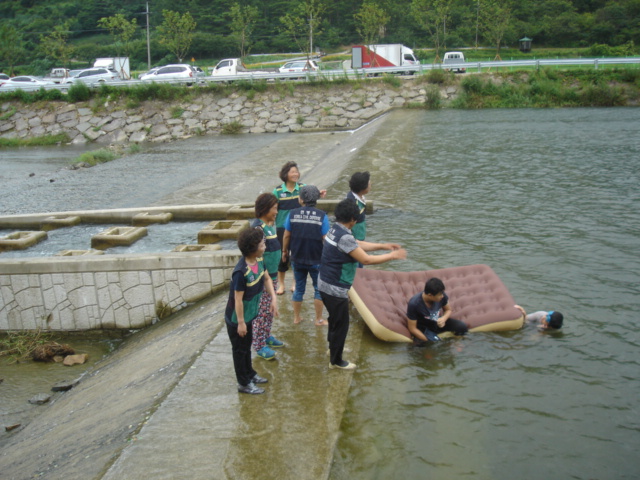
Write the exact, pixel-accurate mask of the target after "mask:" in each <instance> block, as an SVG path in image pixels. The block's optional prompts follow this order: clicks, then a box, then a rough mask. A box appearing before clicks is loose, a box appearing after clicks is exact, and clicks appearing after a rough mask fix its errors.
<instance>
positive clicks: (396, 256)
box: [391, 248, 407, 260]
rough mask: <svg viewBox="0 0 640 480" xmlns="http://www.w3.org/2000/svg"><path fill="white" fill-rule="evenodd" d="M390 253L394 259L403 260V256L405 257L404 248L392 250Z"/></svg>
mask: <svg viewBox="0 0 640 480" xmlns="http://www.w3.org/2000/svg"><path fill="white" fill-rule="evenodd" d="M391 254H392V255H393V258H394V259H395V260H404V259H405V258H407V251H406V250H405V249H404V248H399V249H397V250H393V251H392V252H391Z"/></svg>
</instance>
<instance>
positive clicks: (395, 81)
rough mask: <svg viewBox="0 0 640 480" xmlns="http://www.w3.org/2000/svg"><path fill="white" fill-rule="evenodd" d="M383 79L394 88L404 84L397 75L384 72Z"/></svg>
mask: <svg viewBox="0 0 640 480" xmlns="http://www.w3.org/2000/svg"><path fill="white" fill-rule="evenodd" d="M382 81H383V82H384V83H386V84H387V85H389V86H392V87H394V88H400V87H401V86H402V80H401V79H400V78H398V76H397V75H388V74H384V75H383V76H382Z"/></svg>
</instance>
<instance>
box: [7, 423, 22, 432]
mask: <svg viewBox="0 0 640 480" xmlns="http://www.w3.org/2000/svg"><path fill="white" fill-rule="evenodd" d="M20 426H22V424H21V423H16V424H14V425H7V426H6V427H4V430H5V432H10V431H11V430H15V429H16V428H18V427H20Z"/></svg>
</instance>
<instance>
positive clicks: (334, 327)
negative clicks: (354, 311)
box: [320, 292, 349, 365]
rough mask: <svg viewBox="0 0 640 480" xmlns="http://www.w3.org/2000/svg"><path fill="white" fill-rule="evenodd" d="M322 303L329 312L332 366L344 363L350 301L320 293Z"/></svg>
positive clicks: (328, 335)
mask: <svg viewBox="0 0 640 480" xmlns="http://www.w3.org/2000/svg"><path fill="white" fill-rule="evenodd" d="M320 296H321V297H322V303H323V304H324V306H325V308H326V309H327V312H329V317H328V319H327V320H328V321H329V330H328V331H327V340H328V341H329V353H330V355H331V357H330V361H331V364H332V365H339V364H341V363H342V351H343V350H344V342H345V340H346V339H347V333H349V299H348V298H340V297H334V296H333V295H329V294H327V293H324V292H320Z"/></svg>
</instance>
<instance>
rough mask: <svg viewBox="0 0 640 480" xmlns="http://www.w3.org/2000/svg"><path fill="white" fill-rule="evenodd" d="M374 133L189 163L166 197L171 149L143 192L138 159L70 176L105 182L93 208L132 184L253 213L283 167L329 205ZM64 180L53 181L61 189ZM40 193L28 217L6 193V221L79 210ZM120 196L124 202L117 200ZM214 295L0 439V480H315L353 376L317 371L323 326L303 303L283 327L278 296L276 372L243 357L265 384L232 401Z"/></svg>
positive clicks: (322, 363) (227, 351)
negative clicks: (11, 214)
mask: <svg viewBox="0 0 640 480" xmlns="http://www.w3.org/2000/svg"><path fill="white" fill-rule="evenodd" d="M384 122H385V119H380V120H378V121H377V122H374V124H372V125H368V126H366V127H364V128H362V129H361V130H359V131H358V132H355V133H336V134H305V135H287V136H280V137H277V136H271V137H270V138H268V140H269V141H265V144H264V145H262V146H261V147H259V148H256V149H255V150H254V151H252V152H247V153H246V155H245V156H242V157H236V158H234V159H232V161H228V162H226V163H225V162H222V163H221V164H219V165H218V167H217V168H215V169H209V170H207V169H204V170H203V169H202V166H198V167H197V168H196V167H193V169H192V170H190V172H191V173H190V174H188V175H187V174H186V173H182V174H181V175H182V177H181V178H182V179H183V180H184V179H185V177H188V176H190V179H189V180H188V181H185V182H184V183H181V184H180V188H176V189H173V190H172V189H170V188H168V187H167V185H168V184H170V183H171V180H172V179H171V178H169V179H167V178H165V177H167V176H169V177H171V172H173V169H174V168H175V169H176V172H177V171H178V170H179V169H180V168H181V166H182V167H184V164H183V163H181V161H180V160H181V157H180V151H181V150H180V149H174V147H175V145H174V144H172V145H170V146H164V147H154V148H161V149H165V150H166V149H170V150H172V151H173V152H174V154H173V155H174V164H175V165H174V166H173V167H171V168H168V167H166V168H165V172H164V176H162V180H158V182H157V183H156V184H155V185H152V186H150V185H148V183H149V182H151V183H152V184H153V181H154V180H153V178H152V177H153V176H152V175H150V176H144V174H143V173H142V172H138V173H137V174H135V175H133V176H131V175H129V174H127V170H128V169H129V167H130V162H132V161H133V160H132V159H134V157H137V155H136V156H132V157H126V158H125V159H122V161H123V162H122V164H121V165H120V167H121V168H120V169H117V168H115V166H117V165H118V164H117V162H118V161H116V162H111V164H106V165H105V166H107V165H108V166H109V168H113V170H112V171H111V174H110V175H103V174H102V173H98V172H101V170H99V169H98V170H95V169H88V170H86V171H82V172H81V175H82V178H91V177H90V176H91V174H94V173H95V174H97V176H98V178H99V180H97V179H95V178H92V180H91V181H90V182H89V183H92V182H93V186H94V187H97V186H98V185H99V184H102V183H104V184H105V185H104V188H105V189H106V188H107V186H111V189H112V190H108V189H107V190H105V191H113V189H115V190H116V191H117V192H121V196H120V197H118V198H115V197H114V198H112V199H109V200H106V204H107V205H104V204H102V205H100V206H101V207H105V206H108V207H116V206H125V205H123V204H122V203H126V202H134V201H135V191H136V190H135V189H136V188H137V186H136V185H132V179H134V178H137V181H138V184H140V189H142V190H146V191H147V192H148V193H153V195H150V197H149V203H152V202H153V203H154V204H156V205H162V204H165V205H166V204H193V203H207V202H227V201H235V202H252V201H253V200H254V199H255V197H256V196H257V194H259V193H260V192H262V191H271V189H273V187H275V186H276V184H278V179H277V172H278V171H279V168H280V166H281V165H282V164H283V163H284V162H286V161H288V160H296V161H297V162H298V163H299V164H300V169H301V171H302V174H303V178H302V180H303V181H305V182H306V183H313V184H316V185H318V186H320V187H322V188H329V190H330V192H329V195H328V197H329V198H341V197H342V196H343V195H344V192H331V189H330V186H331V185H332V184H333V183H335V182H336V181H337V180H338V179H339V178H341V176H344V175H346V173H344V169H345V168H346V167H347V166H348V162H349V159H350V157H351V156H352V155H353V154H354V153H355V152H357V150H358V149H359V148H360V146H362V145H363V144H364V143H366V142H367V141H368V140H369V139H370V138H371V137H372V135H374V134H375V131H376V130H377V129H378V128H380V127H381V126H382V125H383V124H384ZM265 137H268V136H266V135H265ZM276 137H277V138H276ZM196 140H198V141H202V142H204V144H206V145H208V147H207V148H204V147H202V148H203V151H207V149H208V150H209V151H211V150H214V149H215V141H214V140H215V139H196ZM271 140H273V141H271ZM177 143H180V142H177ZM196 143H198V142H196ZM147 155H149V154H147ZM176 156H177V158H176ZM127 158H128V159H129V160H127ZM144 161H146V160H144ZM112 164H113V165H114V167H112V166H111V165H112ZM131 168H133V167H131ZM205 171H206V174H205ZM76 173H78V172H77V171H67V172H64V173H63V175H64V177H65V178H74V177H73V175H74V174H76ZM107 177H109V178H107ZM22 181H23V179H21V180H20V182H22ZM75 181H77V180H76V179H74V182H75ZM121 181H122V182H123V184H120V182H121ZM181 181H182V180H181ZM20 182H18V183H20ZM71 183H73V182H71V181H69V183H68V184H71ZM133 183H135V182H133ZM177 183H180V182H176V184H177ZM45 187H46V186H45ZM45 187H43V189H41V190H40V189H36V190H37V191H36V192H35V193H36V195H39V199H37V201H35V203H37V205H38V206H39V208H36V207H34V208H29V209H27V207H28V206H30V205H33V203H32V202H31V201H30V200H29V201H27V199H28V197H30V196H31V195H30V192H24V191H22V190H21V189H20V188H13V187H12V189H11V191H13V192H14V193H15V194H19V198H17V197H16V198H13V200H12V201H13V205H14V208H15V210H20V211H23V213H35V212H42V211H45V210H46V211H64V210H70V209H72V208H78V207H79V205H78V204H77V203H76V202H81V197H82V192H86V191H87V190H86V189H90V186H87V185H84V186H83V189H82V190H81V191H80V192H77V191H76V190H74V189H67V192H68V200H69V202H63V201H62V200H63V199H58V200H60V201H58V200H56V201H55V202H48V201H47V197H46V191H47V188H45ZM151 187H153V188H151ZM127 190H130V191H131V192H132V193H133V195H130V196H127V195H126V191H127ZM155 191H158V192H161V193H163V195H155V193H154V192H155ZM99 195H104V193H100V194H96V196H99ZM145 198H146V197H145ZM21 199H22V200H24V202H22V203H21ZM93 203H94V200H91V202H89V204H90V205H93ZM118 203H120V204H119V205H118ZM126 206H133V205H131V204H130V203H129V205H126ZM82 208H88V205H87V204H83V207H82ZM289 277H290V275H289ZM289 281H290V279H289ZM226 296H227V293H226V292H220V293H219V294H217V295H215V296H213V297H211V298H209V299H206V300H203V301H202V302H199V303H198V304H196V305H193V306H190V307H189V308H186V309H185V310H183V311H181V312H179V313H177V314H175V315H173V316H172V317H170V318H168V319H166V320H163V321H162V322H161V323H159V324H157V325H155V326H153V327H151V328H149V329H146V330H144V331H141V332H138V333H136V334H135V335H133V336H132V337H131V338H130V339H129V340H128V341H126V342H125V344H124V345H123V346H122V347H120V348H119V349H118V350H117V351H116V352H115V353H114V354H112V355H110V356H109V357H107V358H106V359H105V360H104V361H102V362H100V363H99V364H98V365H97V366H96V367H95V368H94V369H93V370H91V371H90V372H89V373H88V374H87V375H86V377H85V378H83V380H82V382H81V383H80V384H79V385H78V386H77V387H75V388H74V389H72V390H71V391H69V392H67V393H66V394H64V395H63V396H61V397H60V398H59V399H57V401H56V402H55V403H53V404H52V405H48V406H46V407H43V412H42V413H41V414H40V415H39V416H37V417H36V418H35V419H34V420H33V421H32V422H31V423H29V424H28V425H26V426H25V427H24V428H22V429H21V430H18V431H15V432H13V433H12V434H10V435H3V437H4V438H3V439H2V440H1V446H2V449H1V450H0V476H2V478H6V479H27V478H37V477H42V478H47V479H63V478H64V479H68V478H91V479H103V478H106V479H116V478H117V479H128V478H130V479H140V478H167V479H169V478H170V479H181V478H184V479H257V478H259V479H289V478H291V479H294V478H295V479H322V478H328V475H329V471H330V465H331V460H332V454H333V449H334V447H335V444H336V441H337V438H338V435H339V429H340V422H341V417H342V413H343V411H344V408H345V403H346V398H347V395H348V390H349V385H350V382H351V377H352V374H351V373H350V372H343V371H335V370H331V371H330V370H329V368H328V364H329V362H328V357H327V356H326V349H327V343H326V328H323V327H316V326H315V325H314V324H313V322H312V321H311V318H312V316H311V315H312V311H313V307H312V305H313V304H312V302H311V301H310V298H308V300H307V301H306V302H305V303H304V304H303V315H307V316H308V318H309V320H306V321H304V322H303V323H301V324H299V325H293V322H292V311H291V308H290V301H289V300H290V298H289V297H288V295H286V296H283V297H281V300H280V302H279V305H280V312H281V316H280V319H277V320H276V322H275V323H274V328H273V332H274V334H275V335H276V336H277V337H279V338H281V339H282V340H283V341H284V342H285V343H286V347H285V348H283V349H281V350H280V351H279V352H278V360H276V361H272V362H266V361H263V360H262V359H259V358H255V360H254V364H255V368H256V370H257V371H258V372H259V374H261V375H262V376H264V377H266V378H267V379H268V380H269V383H268V384H267V386H266V390H267V392H266V393H265V394H264V395H258V396H251V395H242V394H238V393H237V391H236V382H235V376H234V374H233V365H232V361H231V348H230V344H229V341H228V338H227V335H226V331H225V329H224V317H223V310H224V305H225V303H226ZM307 296H308V295H307ZM360 334H361V330H359V328H352V330H351V332H350V334H349V338H348V345H349V346H350V347H351V348H352V349H353V351H354V353H353V354H351V356H350V357H349V360H357V353H356V352H357V351H358V346H359V341H360Z"/></svg>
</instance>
